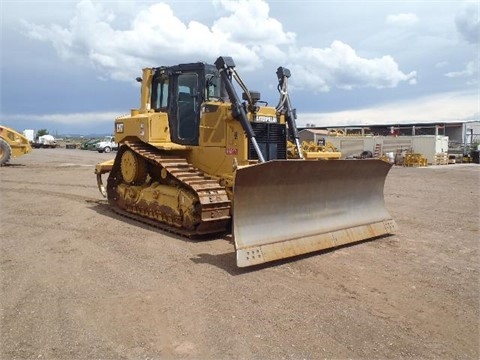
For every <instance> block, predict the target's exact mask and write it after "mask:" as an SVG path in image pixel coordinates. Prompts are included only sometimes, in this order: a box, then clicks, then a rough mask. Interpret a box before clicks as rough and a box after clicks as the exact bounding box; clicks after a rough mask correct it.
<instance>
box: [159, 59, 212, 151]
mask: <svg viewBox="0 0 480 360" xmlns="http://www.w3.org/2000/svg"><path fill="white" fill-rule="evenodd" d="M220 92H221V87H220V76H219V74H218V70H217V69H216V68H215V66H213V65H208V64H205V63H190V64H181V65H175V66H169V67H160V68H157V69H155V71H154V74H153V79H152V89H151V104H152V108H153V109H154V110H155V111H157V112H166V113H167V114H168V121H169V127H170V137H171V139H172V141H174V142H175V143H178V144H182V145H198V138H199V125H200V107H201V104H202V103H203V102H204V101H209V100H213V101H215V100H216V101H218V100H219V99H220V96H221V95H220Z"/></svg>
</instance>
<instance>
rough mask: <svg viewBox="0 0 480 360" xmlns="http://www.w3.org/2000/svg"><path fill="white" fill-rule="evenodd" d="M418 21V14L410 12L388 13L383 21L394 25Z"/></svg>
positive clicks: (410, 23) (413, 23)
mask: <svg viewBox="0 0 480 360" xmlns="http://www.w3.org/2000/svg"><path fill="white" fill-rule="evenodd" d="M418 21H419V19H418V16H417V15H415V14H411V13H408V14H396V15H388V16H387V18H386V19H385V23H387V24H388V25H394V26H412V25H415V24H416V23H418Z"/></svg>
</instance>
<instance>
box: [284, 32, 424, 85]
mask: <svg viewBox="0 0 480 360" xmlns="http://www.w3.org/2000/svg"><path fill="white" fill-rule="evenodd" d="M290 60H291V61H293V62H292V64H291V65H290V67H291V68H292V70H293V71H294V73H295V82H294V85H295V87H297V88H305V89H310V90H313V91H329V90H330V89H331V88H332V87H336V88H339V89H346V90H351V89H354V88H365V87H372V88H376V89H383V88H392V87H396V86H397V85H398V84H399V83H400V82H401V81H407V82H409V83H410V84H415V83H416V79H415V77H416V72H415V71H412V72H410V73H408V74H405V73H403V72H402V71H400V70H399V68H398V64H397V63H396V62H395V60H394V59H393V58H392V57H391V56H388V55H386V56H382V57H381V58H373V59H366V58H362V57H360V56H359V55H358V54H357V53H356V51H355V50H354V49H352V48H351V47H350V46H349V45H348V44H345V43H343V42H341V41H338V40H337V41H334V42H333V43H332V44H331V45H330V47H329V48H326V49H318V48H312V47H303V48H301V49H298V50H296V51H292V53H291V54H290Z"/></svg>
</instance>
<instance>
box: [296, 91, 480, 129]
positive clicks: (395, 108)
mask: <svg viewBox="0 0 480 360" xmlns="http://www.w3.org/2000/svg"><path fill="white" fill-rule="evenodd" d="M439 104H441V106H439ZM479 111H480V108H479V102H478V94H477V93H476V92H455V93H454V92H448V93H442V94H437V95H430V96H425V97H422V98H417V99H415V100H405V101H399V102H391V103H388V104H384V105H381V106H377V107H372V108H368V109H360V110H347V111H339V112H331V113H303V114H302V113H298V124H299V125H300V126H305V124H315V126H324V127H327V126H354V125H376V124H411V123H432V122H440V123H441V122H457V121H480V113H479Z"/></svg>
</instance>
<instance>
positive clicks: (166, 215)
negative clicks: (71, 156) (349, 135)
mask: <svg viewBox="0 0 480 360" xmlns="http://www.w3.org/2000/svg"><path fill="white" fill-rule="evenodd" d="M289 77H290V71H289V70H288V69H286V68H283V67H279V68H278V69H277V79H278V91H279V93H280V100H279V103H278V105H277V106H276V107H271V106H270V107H269V106H267V104H266V103H265V102H264V101H261V100H260V94H259V93H258V92H255V91H250V90H248V89H247V87H246V85H245V83H244V82H243V80H242V79H241V78H240V76H239V75H238V73H237V71H236V69H235V64H234V62H233V60H232V58H230V57H219V58H218V59H217V60H216V61H215V65H209V64H205V63H189V64H180V65H174V66H162V67H158V68H145V69H143V76H142V78H137V81H139V82H141V96H140V98H141V101H140V107H139V108H138V109H133V110H131V113H130V114H129V115H124V116H120V117H118V118H116V119H115V129H114V130H115V141H116V142H117V143H118V144H119V149H118V152H117V155H116V157H115V159H113V160H111V161H107V162H104V163H100V164H98V165H97V166H96V168H95V173H96V175H97V183H98V187H99V189H100V192H101V193H102V194H103V195H104V196H105V197H107V199H108V201H109V204H110V205H111V207H112V209H114V210H115V211H116V212H118V213H120V214H123V215H125V216H127V217H130V218H133V219H137V220H140V221H142V222H143V223H148V224H151V225H153V226H156V227H159V228H161V229H164V230H167V231H171V232H173V233H177V234H181V235H184V236H187V237H197V236H199V235H212V234H218V233H225V232H228V231H231V232H232V237H233V241H234V243H235V249H236V255H237V265H238V266H240V267H243V266H250V265H255V264H261V263H264V262H267V261H272V260H277V259H282V258H287V257H291V256H295V255H300V254H305V253H309V252H312V251H316V250H321V249H327V248H332V247H336V246H340V245H343V244H347V243H352V242H355V241H360V240H364V239H368V238H372V237H376V236H381V235H385V234H389V233H392V232H394V231H395V229H396V224H395V222H394V220H393V219H392V218H391V216H390V215H389V213H388V211H387V209H386V208H385V204H384V198H383V187H384V182H385V179H386V176H387V173H388V171H389V169H390V167H391V164H388V163H386V162H384V161H380V160H374V159H371V160H370V159H369V160H317V161H306V159H305V157H304V156H303V153H304V151H303V150H302V146H301V144H300V141H299V136H298V131H297V127H296V111H295V109H293V108H292V106H291V102H290V97H289V94H288V91H287V81H288V79H289ZM238 86H239V87H240V88H241V90H242V91H243V94H242V100H240V98H239V96H238V94H237V90H236V87H238ZM287 141H290V142H291V143H292V144H294V147H295V148H296V149H297V150H296V154H297V157H298V158H297V159H287V158H288V157H287ZM103 174H108V179H107V183H106V186H105V185H104V182H103V180H102V175H103Z"/></svg>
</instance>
